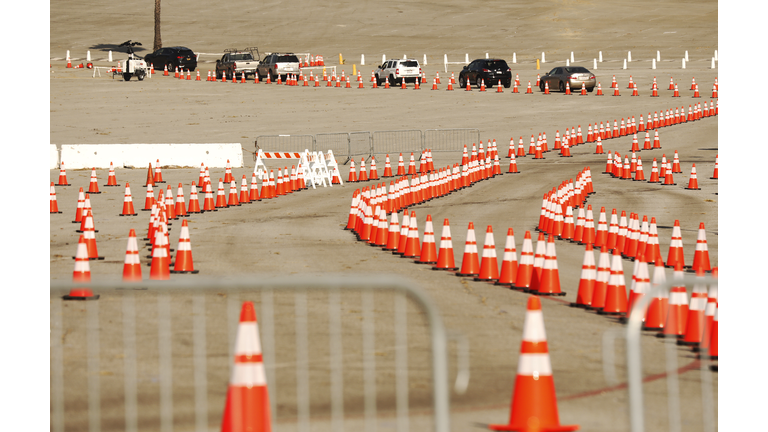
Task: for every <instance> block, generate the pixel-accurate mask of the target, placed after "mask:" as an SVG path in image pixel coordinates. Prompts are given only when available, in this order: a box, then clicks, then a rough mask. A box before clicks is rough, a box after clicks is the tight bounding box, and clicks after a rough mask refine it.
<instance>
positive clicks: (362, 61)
mask: <svg viewBox="0 0 768 432" xmlns="http://www.w3.org/2000/svg"><path fill="white" fill-rule="evenodd" d="M360 66H365V54H360Z"/></svg>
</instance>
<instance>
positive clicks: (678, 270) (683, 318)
mask: <svg viewBox="0 0 768 432" xmlns="http://www.w3.org/2000/svg"><path fill="white" fill-rule="evenodd" d="M673 278H674V279H675V280H681V279H683V265H682V264H681V263H679V262H678V263H677V264H675V272H674V276H673ZM687 321H688V293H687V292H686V290H685V284H683V283H682V282H680V283H679V284H678V285H674V286H673V287H672V290H671V291H670V292H669V303H668V306H667V317H666V320H665V321H664V329H663V330H662V331H661V332H659V334H657V335H656V337H681V336H683V335H684V334H685V324H686V322H687Z"/></svg>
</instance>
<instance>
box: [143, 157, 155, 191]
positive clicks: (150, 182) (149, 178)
mask: <svg viewBox="0 0 768 432" xmlns="http://www.w3.org/2000/svg"><path fill="white" fill-rule="evenodd" d="M154 185H155V174H154V172H153V171H152V162H150V163H149V167H148V168H147V183H146V184H145V185H144V187H147V186H154Z"/></svg>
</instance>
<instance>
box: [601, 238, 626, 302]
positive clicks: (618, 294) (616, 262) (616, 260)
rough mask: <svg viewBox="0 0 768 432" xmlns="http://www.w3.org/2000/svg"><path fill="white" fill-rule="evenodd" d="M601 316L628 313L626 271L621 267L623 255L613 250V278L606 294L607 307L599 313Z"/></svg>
mask: <svg viewBox="0 0 768 432" xmlns="http://www.w3.org/2000/svg"><path fill="white" fill-rule="evenodd" d="M598 313H599V314H601V315H625V314H626V313H627V287H626V281H625V279H624V270H623V269H622V265H621V254H620V253H619V250H618V249H614V250H613V257H612V260H611V277H610V279H608V287H607V289H606V292H605V305H603V308H602V309H601V310H600V311H599V312H598Z"/></svg>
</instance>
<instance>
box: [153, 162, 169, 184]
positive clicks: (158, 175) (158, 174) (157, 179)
mask: <svg viewBox="0 0 768 432" xmlns="http://www.w3.org/2000/svg"><path fill="white" fill-rule="evenodd" d="M155 162H156V164H155V175H154V176H153V177H152V180H153V184H156V183H165V181H163V171H162V170H161V169H160V159H157V160H156V161H155ZM150 166H151V165H150Z"/></svg>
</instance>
